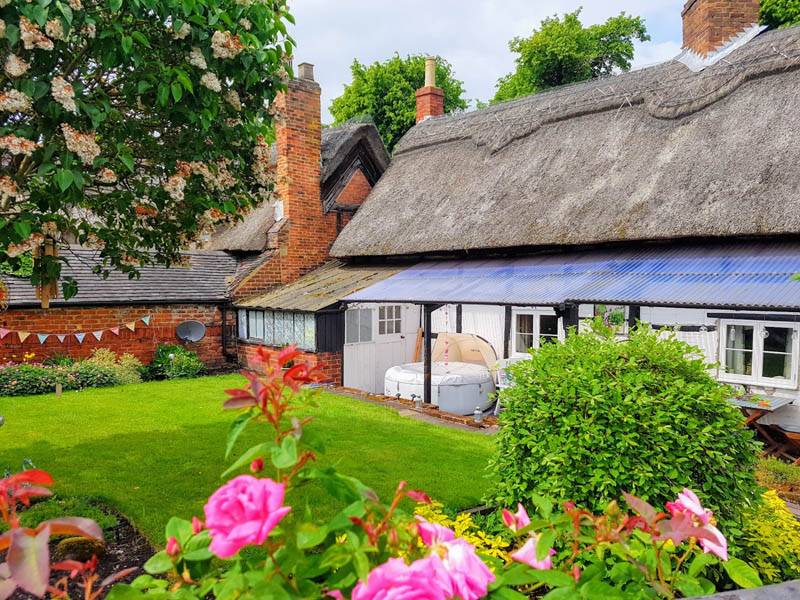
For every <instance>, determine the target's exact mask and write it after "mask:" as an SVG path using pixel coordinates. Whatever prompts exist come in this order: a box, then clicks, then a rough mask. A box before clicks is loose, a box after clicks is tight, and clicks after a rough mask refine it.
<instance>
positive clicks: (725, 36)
mask: <svg viewBox="0 0 800 600" xmlns="http://www.w3.org/2000/svg"><path fill="white" fill-rule="evenodd" d="M758 10H759V0H688V2H686V4H684V6H683V12H682V13H681V15H682V17H683V47H684V48H686V49H688V50H692V51H694V52H696V53H697V54H699V55H700V56H703V57H705V56H708V55H709V54H711V53H712V52H714V51H715V50H717V49H718V48H719V47H720V46H722V45H724V44H725V43H726V42H728V41H729V40H730V39H731V38H732V37H734V36H735V35H737V34H739V33H741V32H742V31H743V30H745V29H747V28H748V27H750V26H751V25H753V24H755V23H758Z"/></svg>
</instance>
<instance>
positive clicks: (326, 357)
mask: <svg viewBox="0 0 800 600" xmlns="http://www.w3.org/2000/svg"><path fill="white" fill-rule="evenodd" d="M258 348H266V349H267V350H269V351H270V352H273V353H274V354H275V355H276V356H277V353H279V352H280V351H281V348H275V347H271V346H259V345H258V344H248V343H242V342H240V343H239V364H240V365H241V366H242V367H244V368H246V369H251V370H253V371H257V372H262V370H263V368H264V365H263V364H262V363H261V361H260V360H259V359H258V354H257V352H258ZM297 360H298V361H299V362H307V363H309V364H310V365H312V366H315V367H317V369H318V372H319V373H321V374H322V376H323V381H324V382H325V383H333V384H335V385H341V384H342V353H341V352H316V353H315V352H303V353H302V354H301V356H300V358H298V359H297Z"/></svg>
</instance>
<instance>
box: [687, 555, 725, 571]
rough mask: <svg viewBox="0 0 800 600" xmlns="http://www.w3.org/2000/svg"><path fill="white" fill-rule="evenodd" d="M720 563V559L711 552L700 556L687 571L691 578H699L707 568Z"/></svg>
mask: <svg viewBox="0 0 800 600" xmlns="http://www.w3.org/2000/svg"><path fill="white" fill-rule="evenodd" d="M718 562H719V559H717V557H716V556H714V555H713V554H711V553H710V552H703V553H702V554H698V555H697V556H696V557H695V558H694V560H693V561H692V562H691V564H690V565H689V570H688V571H687V572H688V574H689V577H697V576H698V575H700V573H702V572H703V570H705V568H706V567H707V566H709V565H714V564H717V563H718Z"/></svg>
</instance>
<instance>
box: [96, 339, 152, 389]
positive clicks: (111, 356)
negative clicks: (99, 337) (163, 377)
mask: <svg viewBox="0 0 800 600" xmlns="http://www.w3.org/2000/svg"><path fill="white" fill-rule="evenodd" d="M86 362H87V363H89V364H92V365H97V366H99V367H103V368H106V369H109V370H111V371H112V372H113V373H114V378H115V380H116V382H115V383H116V384H117V385H126V384H129V383H141V381H142V376H141V370H142V363H141V361H140V360H139V359H138V358H136V357H135V356H134V355H133V354H128V353H126V354H122V355H121V356H117V354H116V353H115V352H114V351H113V350H110V349H108V348H95V349H94V350H93V351H92V355H91V356H90V357H89V358H87V359H86Z"/></svg>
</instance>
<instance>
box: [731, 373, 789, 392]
mask: <svg viewBox="0 0 800 600" xmlns="http://www.w3.org/2000/svg"><path fill="white" fill-rule="evenodd" d="M718 379H719V381H721V382H722V383H729V384H737V385H749V386H753V387H759V388H769V389H772V388H774V389H776V390H796V389H797V382H796V381H795V382H792V381H789V380H783V381H780V380H778V381H770V380H767V381H765V380H763V379H752V378H750V379H748V378H747V377H730V376H725V375H720V376H719V377H718Z"/></svg>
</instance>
